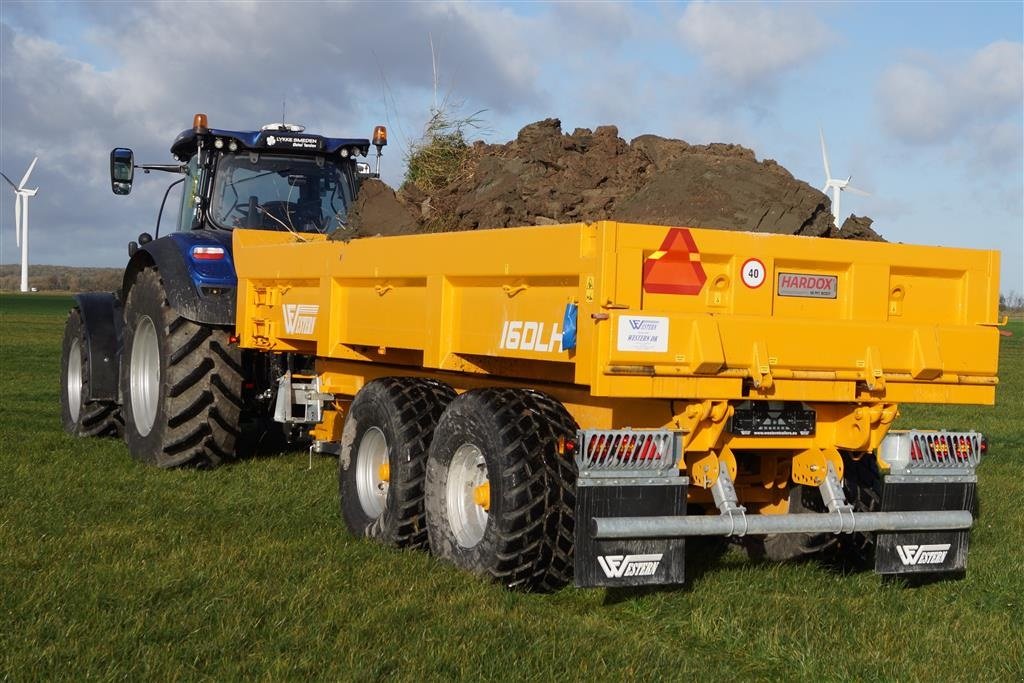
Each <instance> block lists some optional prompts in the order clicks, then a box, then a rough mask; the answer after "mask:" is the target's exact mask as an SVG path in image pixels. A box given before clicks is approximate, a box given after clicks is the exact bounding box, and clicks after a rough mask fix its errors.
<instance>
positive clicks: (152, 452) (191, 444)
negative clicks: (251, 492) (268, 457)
mask: <svg viewBox="0 0 1024 683" xmlns="http://www.w3.org/2000/svg"><path fill="white" fill-rule="evenodd" d="M121 394H122V397H123V400H124V405H123V410H124V414H125V440H126V441H127V442H128V450H129V452H131V454H132V456H133V457H135V458H136V459H138V460H141V461H142V462H145V463H149V464H152V465H156V466H158V467H180V466H186V465H189V466H196V467H215V466H216V465H218V464H220V463H221V462H222V461H223V460H225V459H230V458H233V457H234V456H235V454H236V442H237V440H238V436H239V424H240V420H241V412H242V364H241V351H240V350H239V349H238V347H236V346H232V345H231V344H230V343H229V342H228V331H227V330H225V329H222V328H217V327H211V326H208V325H199V324H197V323H194V322H192V321H190V320H187V319H185V318H182V317H181V316H179V315H177V314H176V313H175V312H174V310H173V309H172V308H171V307H170V305H169V304H168V302H167V296H166V293H165V290H164V285H163V281H162V280H161V279H160V274H159V273H158V272H157V270H156V269H155V268H147V269H145V270H143V271H141V272H140V273H139V274H138V276H137V278H136V280H135V283H134V285H133V286H132V288H131V290H130V291H129V293H128V297H127V300H126V302H125V341H124V354H123V358H122V361H121Z"/></svg>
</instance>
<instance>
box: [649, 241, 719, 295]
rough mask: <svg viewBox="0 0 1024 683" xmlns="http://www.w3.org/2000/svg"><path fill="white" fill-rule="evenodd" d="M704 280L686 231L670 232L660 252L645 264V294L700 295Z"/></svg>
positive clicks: (697, 255)
mask: <svg viewBox="0 0 1024 683" xmlns="http://www.w3.org/2000/svg"><path fill="white" fill-rule="evenodd" d="M707 279H708V276H707V275H705V274H704V266H702V265H701V263H700V251H699V250H698V249H697V243H696V242H694V241H693V235H691V234H690V231H689V230H687V229H686V228H672V229H671V230H669V231H668V235H666V236H665V241H664V242H662V243H661V248H660V249H658V251H656V252H654V253H653V254H651V255H650V256H648V257H647V260H646V261H644V291H645V292H647V293H648V294H699V293H700V290H701V288H703V287H704V283H705V282H706V281H707Z"/></svg>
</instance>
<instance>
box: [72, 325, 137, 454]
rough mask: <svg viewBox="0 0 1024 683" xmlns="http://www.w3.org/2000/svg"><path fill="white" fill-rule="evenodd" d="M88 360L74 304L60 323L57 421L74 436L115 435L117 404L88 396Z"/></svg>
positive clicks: (118, 419) (118, 426) (118, 422)
mask: <svg viewBox="0 0 1024 683" xmlns="http://www.w3.org/2000/svg"><path fill="white" fill-rule="evenodd" d="M89 360H90V359H89V344H88V340H87V339H86V337H85V325H84V324H83V322H82V313H81V311H79V310H78V308H77V307H75V308H72V309H71V312H70V313H68V319H67V322H65V323H64V342H63V344H62V347H61V356H60V385H61V392H60V413H61V423H62V424H63V426H64V431H65V432H67V433H68V434H73V435H74V436H119V435H120V433H121V426H122V422H121V411H120V410H118V407H117V404H116V403H115V402H113V401H95V400H90V399H89V381H90V377H89Z"/></svg>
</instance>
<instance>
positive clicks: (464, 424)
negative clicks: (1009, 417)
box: [233, 222, 999, 589]
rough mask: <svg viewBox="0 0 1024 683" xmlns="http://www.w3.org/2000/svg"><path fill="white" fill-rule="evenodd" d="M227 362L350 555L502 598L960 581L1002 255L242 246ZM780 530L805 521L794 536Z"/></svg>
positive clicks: (706, 246)
mask: <svg viewBox="0 0 1024 683" xmlns="http://www.w3.org/2000/svg"><path fill="white" fill-rule="evenodd" d="M233 247H234V249H233V252H234V261H235V267H236V270H237V274H238V294H237V296H238V299H237V330H236V335H237V338H238V343H239V345H240V346H241V347H242V348H243V349H250V350H252V352H260V353H261V354H263V353H266V354H269V355H271V356H275V357H280V358H282V359H287V362H286V363H282V365H281V366H282V367H283V368H287V369H288V370H287V371H286V372H282V374H281V378H280V380H279V384H278V387H277V389H278V390H277V393H276V418H277V419H278V420H279V421H282V422H286V423H291V424H295V425H308V426H309V428H310V429H311V433H312V436H313V438H314V439H315V444H316V448H317V449H318V450H320V451H322V452H331V453H338V455H339V463H340V464H339V477H340V490H341V497H342V512H343V516H344V519H345V521H346V523H347V525H348V526H349V528H350V529H352V530H353V531H354V532H356V533H358V534H362V535H366V536H370V537H374V538H378V539H380V540H382V541H384V542H386V543H390V544H394V545H401V546H414V547H415V546H419V547H427V546H429V548H430V550H431V551H432V552H434V553H435V554H437V555H439V556H441V557H444V558H447V559H449V560H451V561H453V562H455V563H456V564H457V565H459V566H462V567H465V568H467V569H470V570H471V571H475V572H477V573H480V574H484V575H488V576H492V577H494V578H496V579H497V580H499V581H502V582H503V583H506V584H508V585H512V586H524V587H530V588H541V589H544V588H552V587H555V586H557V585H560V584H562V583H565V582H566V581H568V580H570V579H571V577H572V576H573V575H575V580H576V583H577V584H578V585H585V586H594V585H637V584H644V583H678V582H680V581H682V578H683V576H682V571H683V562H682V557H683V552H684V547H685V546H684V539H685V538H686V537H689V536H697V535H722V536H733V537H739V538H741V539H742V540H743V542H744V544H745V545H746V546H747V547H749V548H750V549H751V550H752V551H753V552H756V553H761V554H763V555H765V556H767V557H771V558H783V557H790V556H795V555H799V554H803V553H809V552H831V553H837V554H840V555H842V556H843V557H845V558H847V559H851V560H852V561H863V560H865V559H867V558H870V559H872V560H873V561H874V563H875V567H876V569H877V570H878V571H880V572H881V573H884V574H894V573H911V572H929V573H932V572H948V571H962V570H963V569H964V567H965V563H966V554H967V540H968V530H969V528H970V526H971V523H972V510H973V508H974V497H975V494H974V487H975V477H974V470H975V467H976V466H977V464H978V462H979V461H980V457H981V454H982V452H983V451H984V449H985V442H984V439H983V438H982V437H981V435H979V434H977V433H975V432H955V433H954V432H947V431H909V432H899V433H895V432H890V427H891V425H892V422H893V420H894V419H895V418H896V416H897V415H898V405H899V404H900V403H908V402H925V403H965V404H967V403H969V404H991V403H992V402H993V401H994V396H995V385H996V383H997V360H998V330H997V329H996V325H997V322H998V321H997V310H998V309H997V301H998V278H997V273H998V272H999V255H998V253H997V252H990V251H977V250H967V249H949V248H939V247H922V246H911V245H901V244H885V243H869V242H853V241H845V240H828V239H820V238H805V237H793V236H781V235H765V234H753V233H740V232H727V231H716V230H702V229H690V228H676V227H664V226H653V225H633V224H623V223H614V222H599V223H593V224H571V225H558V226H546V227H535V228H517V229H505V230H481V231H475V232H461V233H445V234H424V235H409V236H401V237H377V238H367V239H361V240H356V241H353V242H349V243H343V242H340V241H328V240H325V239H322V238H320V237H318V236H310V235H292V234H289V233H282V232H268V231H251V230H236V231H235V232H234V245H233ZM798 513H800V514H798Z"/></svg>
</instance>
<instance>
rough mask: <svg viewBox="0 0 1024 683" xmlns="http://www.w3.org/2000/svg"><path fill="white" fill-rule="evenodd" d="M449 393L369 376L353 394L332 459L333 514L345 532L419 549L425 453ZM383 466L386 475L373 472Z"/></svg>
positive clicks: (423, 529)
mask: <svg viewBox="0 0 1024 683" xmlns="http://www.w3.org/2000/svg"><path fill="white" fill-rule="evenodd" d="M454 398H455V391H454V390H453V389H452V388H451V387H450V386H448V385H447V384H444V383H443V382H438V381H436V380H432V379H422V378H414V377H385V378H382V379H377V380H374V381H372V382H370V383H368V384H367V385H366V386H364V387H363V388H362V389H361V390H360V391H359V393H358V394H356V396H355V399H354V400H353V401H352V405H351V407H350V408H349V411H348V415H347V416H346V418H345V427H344V430H343V431H342V437H341V443H342V447H341V454H340V457H339V458H338V489H339V493H340V495H341V516H342V519H343V520H344V522H345V526H347V527H348V529H349V531H351V532H352V533H353V534H355V535H356V536H362V537H366V538H372V539H375V540H377V541H380V542H381V543H384V544H385V545H389V546H394V547H398V548H415V549H426V548H427V526H426V512H425V510H424V507H423V480H424V471H425V468H426V461H427V450H428V449H429V448H430V441H431V439H432V438H433V435H434V428H435V427H436V426H437V423H438V421H439V420H440V419H441V414H442V413H444V409H445V408H446V407H447V406H448V404H449V403H451V401H452V399H454ZM385 464H386V466H387V469H388V476H387V478H386V479H385V478H383V477H382V476H381V474H380V468H382V467H383V466H385Z"/></svg>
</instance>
